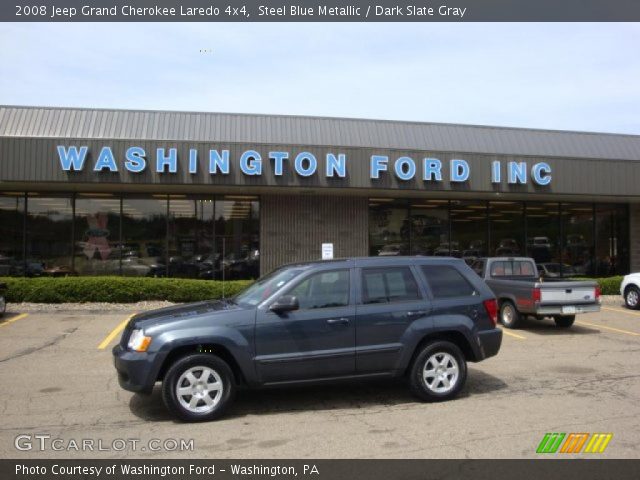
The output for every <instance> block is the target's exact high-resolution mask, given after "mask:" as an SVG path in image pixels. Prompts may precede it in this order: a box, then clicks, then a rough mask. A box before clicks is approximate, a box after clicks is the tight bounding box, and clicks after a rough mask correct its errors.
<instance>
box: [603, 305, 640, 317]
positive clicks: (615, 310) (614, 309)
mask: <svg viewBox="0 0 640 480" xmlns="http://www.w3.org/2000/svg"><path fill="white" fill-rule="evenodd" d="M600 308H601V309H602V310H610V311H612V312H620V313H626V314H627V315H635V316H636V317H640V312H632V311H631V310H625V309H624V308H612V307H602V306H601V307H600Z"/></svg>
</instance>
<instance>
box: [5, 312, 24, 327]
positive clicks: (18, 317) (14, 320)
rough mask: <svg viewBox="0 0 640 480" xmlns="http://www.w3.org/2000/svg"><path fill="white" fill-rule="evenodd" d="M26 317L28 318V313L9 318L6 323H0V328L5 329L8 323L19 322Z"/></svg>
mask: <svg viewBox="0 0 640 480" xmlns="http://www.w3.org/2000/svg"><path fill="white" fill-rule="evenodd" d="M27 316H29V314H28V313H21V314H20V315H16V316H15V317H12V318H10V319H9V320H7V321H6V322H0V327H6V326H7V325H9V324H10V323H13V322H17V321H18V320H20V319H22V318H24V317H27Z"/></svg>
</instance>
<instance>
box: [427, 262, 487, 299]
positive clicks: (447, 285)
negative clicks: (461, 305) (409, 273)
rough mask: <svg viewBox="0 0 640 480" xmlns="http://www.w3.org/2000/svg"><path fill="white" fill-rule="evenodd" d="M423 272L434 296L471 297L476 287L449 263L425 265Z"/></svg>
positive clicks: (474, 293) (475, 293)
mask: <svg viewBox="0 0 640 480" xmlns="http://www.w3.org/2000/svg"><path fill="white" fill-rule="evenodd" d="M421 268H422V272H423V273H424V276H425V277H426V278H427V283H428V284H429V287H430V288H431V292H432V293H433V298H451V297H470V296H472V295H477V294H478V292H476V289H475V288H473V286H472V285H471V284H470V283H469V281H468V280H467V279H466V278H464V275H462V274H461V273H460V272H459V271H458V270H456V269H455V268H454V267H451V266H449V265H423V266H422V267H421Z"/></svg>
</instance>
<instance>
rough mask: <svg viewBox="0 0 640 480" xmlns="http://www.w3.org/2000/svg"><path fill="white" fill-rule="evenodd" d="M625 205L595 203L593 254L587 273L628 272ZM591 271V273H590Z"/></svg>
mask: <svg viewBox="0 0 640 480" xmlns="http://www.w3.org/2000/svg"><path fill="white" fill-rule="evenodd" d="M628 218H629V217H628V208H627V206H626V205H615V204H613V205H607V204H602V205H596V219H595V235H596V238H595V255H593V260H592V265H591V268H589V274H590V275H591V274H594V275H597V276H602V277H605V276H609V275H624V274H627V273H629V267H628V266H629V221H628ZM591 272H593V273H591Z"/></svg>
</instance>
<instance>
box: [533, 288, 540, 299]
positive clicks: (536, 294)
mask: <svg viewBox="0 0 640 480" xmlns="http://www.w3.org/2000/svg"><path fill="white" fill-rule="evenodd" d="M532 298H533V301H534V302H539V301H540V300H541V299H542V294H541V293H540V289H539V288H534V289H533V297H532Z"/></svg>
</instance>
